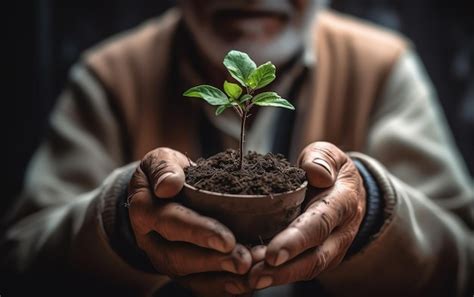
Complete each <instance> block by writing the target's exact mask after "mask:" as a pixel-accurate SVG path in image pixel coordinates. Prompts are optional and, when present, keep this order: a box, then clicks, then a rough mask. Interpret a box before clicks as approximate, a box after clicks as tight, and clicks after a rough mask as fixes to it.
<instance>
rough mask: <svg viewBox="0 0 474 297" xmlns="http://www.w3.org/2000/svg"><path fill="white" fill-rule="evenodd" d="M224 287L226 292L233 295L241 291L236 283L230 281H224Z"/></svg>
mask: <svg viewBox="0 0 474 297" xmlns="http://www.w3.org/2000/svg"><path fill="white" fill-rule="evenodd" d="M224 289H225V290H226V291H227V292H228V293H230V294H233V295H238V294H240V293H242V291H241V290H240V288H239V287H238V286H237V285H236V284H234V283H232V282H229V283H226V284H225V285H224Z"/></svg>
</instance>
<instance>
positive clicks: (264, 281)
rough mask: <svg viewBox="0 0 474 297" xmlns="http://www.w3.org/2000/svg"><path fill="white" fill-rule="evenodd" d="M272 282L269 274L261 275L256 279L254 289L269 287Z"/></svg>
mask: <svg viewBox="0 0 474 297" xmlns="http://www.w3.org/2000/svg"><path fill="white" fill-rule="evenodd" d="M272 283H273V279H272V278H271V277H270V276H263V277H261V278H259V279H258V282H257V285H256V286H255V288H256V289H263V288H266V287H269V286H270V285H271V284H272Z"/></svg>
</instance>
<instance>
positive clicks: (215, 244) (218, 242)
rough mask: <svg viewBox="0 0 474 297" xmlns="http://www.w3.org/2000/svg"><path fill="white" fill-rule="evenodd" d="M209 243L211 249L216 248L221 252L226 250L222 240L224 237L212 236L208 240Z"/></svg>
mask: <svg viewBox="0 0 474 297" xmlns="http://www.w3.org/2000/svg"><path fill="white" fill-rule="evenodd" d="M207 244H208V245H209V247H210V248H211V249H214V250H216V251H219V252H225V247H224V243H223V242H222V239H220V238H217V237H211V238H209V240H208V241H207Z"/></svg>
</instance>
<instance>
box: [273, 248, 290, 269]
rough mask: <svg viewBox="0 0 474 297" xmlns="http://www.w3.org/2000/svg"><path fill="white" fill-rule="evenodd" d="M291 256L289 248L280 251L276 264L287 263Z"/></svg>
mask: <svg viewBox="0 0 474 297" xmlns="http://www.w3.org/2000/svg"><path fill="white" fill-rule="evenodd" d="M289 257H290V254H289V253H288V251H287V250H281V251H279V252H278V255H277V258H276V261H275V266H280V265H281V264H283V263H285V262H286V260H288V258H289Z"/></svg>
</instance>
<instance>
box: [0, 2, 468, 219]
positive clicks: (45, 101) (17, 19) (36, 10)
mask: <svg viewBox="0 0 474 297" xmlns="http://www.w3.org/2000/svg"><path fill="white" fill-rule="evenodd" d="M29 3H30V5H26V4H25V2H21V3H18V4H17V3H15V4H14V7H13V8H12V9H7V8H5V9H4V11H3V12H4V13H3V14H4V15H7V14H8V15H7V24H6V28H7V41H9V42H8V43H7V44H9V45H10V46H6V48H7V52H8V50H10V51H12V52H11V54H8V55H7V57H11V58H7V59H5V60H6V62H7V64H8V63H11V64H12V71H9V72H7V73H8V75H9V77H8V79H7V80H6V81H7V82H8V83H4V85H6V89H4V94H10V95H8V96H6V95H4V96H2V97H3V100H4V102H7V104H6V105H5V104H4V108H3V109H2V121H4V124H3V125H0V127H1V129H2V131H1V135H3V137H4V138H3V139H4V141H3V143H6V154H5V155H4V159H5V160H6V166H7V168H6V170H3V171H2V172H3V173H2V184H3V186H2V188H3V189H4V190H3V197H2V198H1V199H2V205H1V206H2V207H0V215H1V214H2V213H3V212H4V211H5V209H6V206H7V205H8V204H9V203H10V201H11V200H12V199H13V198H14V197H15V196H16V195H17V193H18V191H19V190H20V188H21V184H22V180H23V175H24V170H25V166H26V164H27V163H28V161H29V159H30V157H31V155H32V153H33V152H34V150H35V149H36V148H37V146H38V144H39V142H40V140H41V138H42V137H43V136H44V134H45V132H46V129H47V121H48V115H49V112H50V111H51V108H52V107H53V106H54V103H55V100H56V98H57V96H58V94H59V92H60V91H61V88H62V86H63V85H64V82H65V80H66V78H67V73H68V70H69V68H70V67H71V65H72V64H73V63H74V62H75V61H77V59H78V57H79V55H80V53H81V52H82V51H83V50H84V49H87V48H89V47H90V46H92V45H94V44H96V43H97V42H99V41H101V40H103V39H104V38H106V37H108V36H110V35H112V34H114V33H117V32H120V31H123V30H126V29H128V28H131V27H134V26H136V25H137V24H139V23H141V22H142V21H143V20H145V19H148V18H151V17H156V16H158V15H159V14H161V13H162V12H163V11H164V10H166V9H168V8H169V7H171V6H173V5H174V4H175V1H173V0H115V1H91V0H82V1H59V0H36V1H31V2H29ZM331 5H332V6H333V8H334V9H337V10H339V11H342V12H345V13H349V14H353V15H355V16H357V17H361V18H364V19H367V20H370V21H372V22H375V23H378V24H380V25H383V26H386V27H389V28H392V29H395V30H398V31H400V32H402V33H403V34H405V35H406V36H408V38H410V39H411V40H412V41H413V42H414V44H415V46H416V49H417V51H418V53H419V55H420V56H421V58H422V60H423V62H424V64H425V66H426V68H427V70H428V73H429V75H430V77H431V79H432V80H433V82H434V84H435V86H436V89H437V91H438V94H439V97H440V100H441V103H442V106H443V108H444V111H445V113H446V116H447V118H448V121H449V125H450V127H451V129H452V131H453V132H454V136H455V139H456V142H457V145H458V147H459V148H460V150H461V152H462V154H463V156H464V159H465V160H466V163H467V164H468V167H469V169H470V172H471V175H472V174H473V173H474V9H473V8H472V6H473V4H472V0H451V1H442V0H417V1H412V0H391V1H388V0H334V1H332V4H331ZM12 11H13V13H11V12H12ZM5 60H4V62H5ZM4 82H5V80H4ZM11 96H12V97H11ZM5 189H6V190H5Z"/></svg>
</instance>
